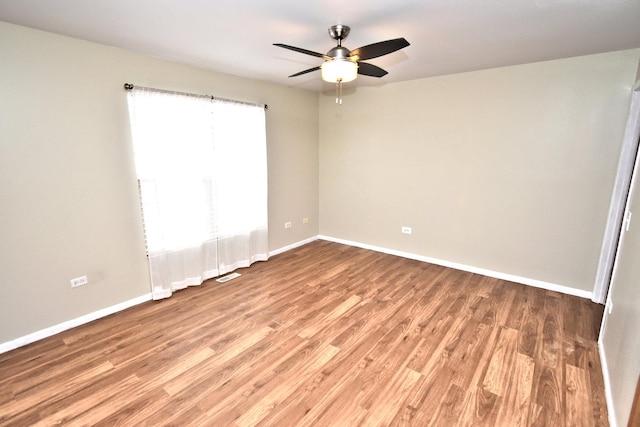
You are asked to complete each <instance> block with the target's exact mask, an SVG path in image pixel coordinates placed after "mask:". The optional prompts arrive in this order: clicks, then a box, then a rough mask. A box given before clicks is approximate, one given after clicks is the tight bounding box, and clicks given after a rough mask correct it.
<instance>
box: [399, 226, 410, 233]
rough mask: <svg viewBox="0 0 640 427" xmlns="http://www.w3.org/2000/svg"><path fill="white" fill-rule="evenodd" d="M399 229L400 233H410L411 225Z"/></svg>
mask: <svg viewBox="0 0 640 427" xmlns="http://www.w3.org/2000/svg"><path fill="white" fill-rule="evenodd" d="M400 231H402V234H411V227H402V228H401V229H400Z"/></svg>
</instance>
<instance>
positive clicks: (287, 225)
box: [284, 221, 292, 228]
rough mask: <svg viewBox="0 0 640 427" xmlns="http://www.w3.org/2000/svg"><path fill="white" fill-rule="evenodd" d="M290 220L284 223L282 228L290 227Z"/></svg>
mask: <svg viewBox="0 0 640 427" xmlns="http://www.w3.org/2000/svg"><path fill="white" fill-rule="evenodd" d="M291 225H292V224H291V221H287V222H285V223H284V228H291Z"/></svg>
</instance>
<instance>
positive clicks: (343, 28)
mask: <svg viewBox="0 0 640 427" xmlns="http://www.w3.org/2000/svg"><path fill="white" fill-rule="evenodd" d="M349 31H351V28H350V27H349V26H347V25H342V24H337V25H332V26H330V27H329V35H330V36H331V38H332V39H334V40H336V41H337V42H338V46H340V45H341V42H342V40H344V39H346V38H347V36H348V35H349Z"/></svg>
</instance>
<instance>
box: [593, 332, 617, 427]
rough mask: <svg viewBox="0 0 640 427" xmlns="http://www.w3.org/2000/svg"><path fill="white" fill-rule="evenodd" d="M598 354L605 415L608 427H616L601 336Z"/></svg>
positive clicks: (607, 367)
mask: <svg viewBox="0 0 640 427" xmlns="http://www.w3.org/2000/svg"><path fill="white" fill-rule="evenodd" d="M598 354H599V355H600V366H601V367H602V378H603V379H604V396H605V399H606V401H607V415H608V416H609V426H610V427H617V426H618V423H617V421H616V417H615V413H614V406H613V396H612V395H611V377H610V376H609V365H608V364H607V356H606V355H605V353H604V345H603V343H602V335H600V338H598Z"/></svg>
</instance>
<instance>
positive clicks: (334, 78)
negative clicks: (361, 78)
mask: <svg viewBox="0 0 640 427" xmlns="http://www.w3.org/2000/svg"><path fill="white" fill-rule="evenodd" d="M320 68H321V69H322V80H324V81H325V82H329V83H337V82H339V81H341V82H342V83H346V82H350V81H352V80H355V79H356V77H358V64H356V63H355V62H351V61H349V60H345V59H334V60H333V61H326V62H325V63H323V64H322V65H321V66H320Z"/></svg>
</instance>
